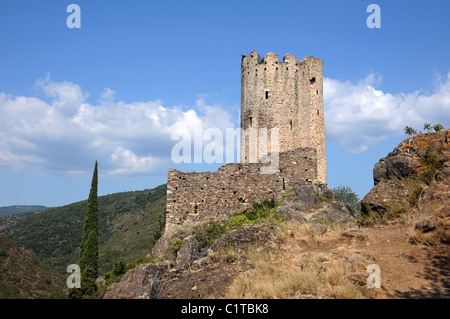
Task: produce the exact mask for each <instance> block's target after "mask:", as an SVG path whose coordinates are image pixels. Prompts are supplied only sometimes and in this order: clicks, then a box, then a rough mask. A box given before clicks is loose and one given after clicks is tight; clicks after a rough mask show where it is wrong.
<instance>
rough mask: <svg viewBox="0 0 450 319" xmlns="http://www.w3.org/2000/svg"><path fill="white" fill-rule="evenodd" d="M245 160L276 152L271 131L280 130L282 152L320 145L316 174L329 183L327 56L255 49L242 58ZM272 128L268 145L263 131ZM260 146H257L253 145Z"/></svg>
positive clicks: (246, 161)
mask: <svg viewBox="0 0 450 319" xmlns="http://www.w3.org/2000/svg"><path fill="white" fill-rule="evenodd" d="M241 128H242V129H243V132H247V133H248V132H249V130H252V129H253V130H255V131H256V132H255V134H242V135H241V163H249V162H250V163H253V162H258V161H259V160H260V159H261V158H262V157H263V156H264V155H265V154H266V152H265V150H266V149H267V152H271V146H272V138H271V137H272V136H271V131H270V129H272V128H277V129H278V138H279V144H278V145H279V152H285V151H288V150H294V149H296V148H298V147H313V148H316V149H317V157H318V172H317V176H316V177H315V178H317V179H320V180H321V181H322V182H323V183H324V184H326V181H327V178H326V150H325V124H324V112H323V66H322V60H321V59H318V58H314V57H306V58H304V59H303V60H301V61H299V60H298V59H297V58H296V57H294V56H293V55H291V54H286V56H285V57H284V58H283V62H280V61H278V55H277V54H275V53H272V52H270V53H267V54H266V56H264V58H263V59H261V57H260V56H259V54H257V53H256V52H255V51H252V52H251V53H250V55H249V56H248V57H247V56H246V55H243V56H242V62H241ZM262 128H263V129H267V143H266V145H261V144H260V141H261V139H260V138H261V136H260V131H259V130H260V129H262ZM253 145H254V146H255V147H254V148H252V147H251V146H253Z"/></svg>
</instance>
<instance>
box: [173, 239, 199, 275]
mask: <svg viewBox="0 0 450 319" xmlns="http://www.w3.org/2000/svg"><path fill="white" fill-rule="evenodd" d="M199 255H200V247H199V244H198V241H197V239H195V236H192V235H191V236H188V237H186V238H185V239H184V240H183V244H181V247H180V250H179V251H178V253H177V268H182V267H186V266H189V265H190V264H191V263H192V262H193V261H194V260H195V259H197V258H198V256H199Z"/></svg>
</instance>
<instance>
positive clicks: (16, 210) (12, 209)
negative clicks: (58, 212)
mask: <svg viewBox="0 0 450 319" xmlns="http://www.w3.org/2000/svg"><path fill="white" fill-rule="evenodd" d="M46 208H47V207H45V206H40V205H14V206H3V207H0V218H1V217H4V216H8V215H14V214H21V213H31V212H36V211H38V210H43V209H46Z"/></svg>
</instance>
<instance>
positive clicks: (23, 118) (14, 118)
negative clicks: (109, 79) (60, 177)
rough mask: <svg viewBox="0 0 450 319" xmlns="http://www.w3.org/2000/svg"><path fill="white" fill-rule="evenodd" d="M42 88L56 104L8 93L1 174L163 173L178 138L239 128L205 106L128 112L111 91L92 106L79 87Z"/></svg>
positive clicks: (47, 84)
mask: <svg viewBox="0 0 450 319" xmlns="http://www.w3.org/2000/svg"><path fill="white" fill-rule="evenodd" d="M36 87H37V88H39V89H42V90H43V92H44V93H45V94H46V95H47V96H49V97H50V98H51V101H50V102H48V103H47V102H45V101H43V100H41V99H39V98H36V97H24V96H11V95H8V94H5V93H2V92H0V167H7V168H12V169H15V170H24V169H29V170H32V171H34V172H36V171H39V170H40V171H42V172H44V171H50V172H53V173H58V174H65V175H68V176H81V175H83V172H84V174H86V176H89V174H90V172H91V169H92V167H91V166H92V163H93V161H95V160H98V161H99V167H101V168H102V171H103V172H102V174H103V175H104V176H114V177H117V176H124V177H133V176H141V175H142V174H151V173H161V172H163V171H164V170H165V167H166V166H167V165H169V164H170V154H171V152H170V151H171V148H172V146H173V145H174V144H175V143H176V141H172V140H171V139H170V137H171V133H172V132H173V131H178V132H180V133H181V134H182V136H184V135H185V134H188V133H189V134H190V135H191V136H192V132H193V130H194V129H195V128H196V127H199V125H203V128H208V127H209V126H210V125H214V127H217V126H218V127H219V128H223V129H225V127H229V125H232V115H231V114H230V113H229V112H227V111H226V110H225V109H223V108H222V107H221V106H218V105H213V106H209V105H207V104H206V103H205V101H202V102H198V103H197V104H196V105H195V106H194V107H193V108H191V109H188V110H183V109H182V108H181V107H177V106H173V107H165V106H163V105H162V102H161V101H159V100H157V101H147V102H136V103H128V104H127V103H124V102H115V101H114V98H115V92H114V91H113V90H111V89H109V88H105V90H104V91H103V93H102V94H101V96H100V97H99V103H98V104H97V105H91V104H89V103H87V102H86V98H87V96H88V95H87V93H85V92H83V91H82V90H81V88H80V87H79V86H78V85H77V84H74V83H70V82H66V81H65V82H52V81H50V78H49V77H47V78H46V79H45V80H39V81H38V82H37V85H36ZM163 168H164V170H163Z"/></svg>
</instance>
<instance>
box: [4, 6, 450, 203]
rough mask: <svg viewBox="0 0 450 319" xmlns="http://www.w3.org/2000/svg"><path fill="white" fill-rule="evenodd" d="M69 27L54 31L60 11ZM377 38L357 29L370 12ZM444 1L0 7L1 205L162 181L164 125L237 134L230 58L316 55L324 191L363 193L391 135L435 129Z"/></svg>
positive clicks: (67, 199) (445, 63) (445, 26)
mask: <svg viewBox="0 0 450 319" xmlns="http://www.w3.org/2000/svg"><path fill="white" fill-rule="evenodd" d="M71 3H75V4H78V5H79V6H80V8H81V28H80V29H69V28H68V27H67V25H66V19H67V17H68V16H69V15H70V13H67V12H66V8H67V6H68V5H69V4H71ZM371 3H375V4H378V5H379V6H380V8H381V28H380V29H369V28H368V27H367V25H366V19H367V17H368V16H369V15H370V13H367V12H366V8H367V6H368V5H369V4H371ZM449 12H450V2H448V1H445V0H442V1H437V0H431V1H411V0H408V1H406V0H397V1H376V0H371V1H362V0H343V1H332V0H330V1H324V0H315V1H300V0H297V1H283V2H273V1H263V0H260V1H233V0H227V1H213V0H208V1H148V0H147V1H139V0H133V1H81V0H72V1H62V0H53V1H49V0H41V1H23V0H14V1H13V0H3V1H1V2H0V39H1V40H0V41H1V47H0V206H6V205H15V204H41V205H47V206H58V205H64V204H68V203H71V202H74V201H79V200H83V199H86V198H87V196H88V193H89V187H90V178H91V174H92V170H93V167H94V162H95V160H96V159H97V160H98V161H99V170H100V181H99V194H100V195H103V194H109V193H114V192H119V191H131V190H139V189H146V188H152V187H155V186H157V185H159V184H162V183H165V182H166V178H167V169H168V168H169V167H174V168H180V169H183V170H188V171H190V170H215V169H217V168H218V167H219V166H220V164H209V165H207V164H180V165H179V164H175V163H173V162H172V161H171V158H170V151H171V149H172V147H173V145H174V144H175V143H176V142H175V141H172V140H171V139H170V136H171V133H172V132H173V131H174V130H179V131H180V132H186V131H189V130H191V129H193V128H194V127H195V126H196V125H198V123H199V122H200V121H201V122H202V123H203V126H204V128H206V127H218V128H220V129H225V128H227V127H238V125H239V110H240V60H241V54H249V53H250V51H252V50H256V51H257V52H258V53H259V54H260V55H261V56H264V55H265V54H266V53H268V52H275V53H277V54H278V55H279V57H280V59H282V57H283V56H284V55H285V54H286V53H291V54H293V55H295V56H296V57H297V58H299V59H302V58H304V57H305V56H308V55H311V56H315V57H319V58H321V59H322V60H323V61H324V97H325V122H326V123H325V125H326V134H327V136H326V137H327V161H328V183H329V187H335V186H338V185H340V184H343V185H347V186H350V187H351V188H352V189H353V190H354V191H355V192H357V194H358V195H359V196H360V197H361V198H362V197H363V196H364V195H365V194H366V193H367V192H368V191H369V190H370V188H371V187H372V185H373V179H372V169H373V165H374V164H375V163H376V162H377V161H378V160H379V159H380V158H382V157H384V156H386V155H387V154H388V153H389V152H390V151H392V149H393V148H394V147H395V146H397V145H398V144H399V143H400V142H401V141H402V140H403V139H404V138H406V136H405V135H404V134H403V127H404V126H405V125H412V126H414V127H416V128H418V129H421V128H422V127H423V123H425V122H430V123H441V124H443V125H444V126H446V127H450V78H449V75H450V60H449V57H450V41H449V40H448V38H449V31H450V19H449V16H448V15H449Z"/></svg>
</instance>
